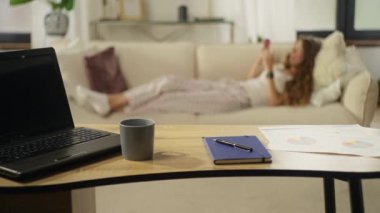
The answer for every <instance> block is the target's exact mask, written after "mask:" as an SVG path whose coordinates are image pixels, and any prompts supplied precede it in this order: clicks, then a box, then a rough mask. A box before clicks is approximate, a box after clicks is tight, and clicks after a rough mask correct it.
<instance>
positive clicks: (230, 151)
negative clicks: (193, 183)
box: [203, 136, 272, 164]
mask: <svg viewBox="0 0 380 213" xmlns="http://www.w3.org/2000/svg"><path fill="white" fill-rule="evenodd" d="M215 139H221V140H224V141H228V142H231V143H236V144H239V145H243V146H247V147H252V148H253V150H252V151H247V150H244V149H240V148H236V147H233V146H229V145H225V144H220V143H217V142H215V141H214V140H215ZM203 140H204V142H205V145H206V148H207V150H208V152H209V154H210V156H211V158H212V159H213V162H214V164H241V163H269V162H271V161H272V156H271V154H270V153H269V152H268V150H267V149H266V148H265V147H264V146H263V144H262V143H261V142H260V141H259V139H258V138H257V137H256V136H231V137H204V138H203Z"/></svg>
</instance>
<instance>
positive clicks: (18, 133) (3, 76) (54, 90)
mask: <svg viewBox="0 0 380 213" xmlns="http://www.w3.org/2000/svg"><path fill="white" fill-rule="evenodd" d="M0 116H1V119H0V175H2V176H5V177H9V178H13V179H17V178H23V177H31V176H33V175H37V174H44V173H46V170H47V169H49V170H50V169H51V168H53V167H58V166H62V165H64V164H68V163H72V162H77V161H83V160H84V159H87V158H93V157H95V156H97V155H100V154H104V153H106V152H112V151H117V150H120V139H119V135H118V134H113V133H110V132H105V131H99V130H94V129H88V128H74V122H73V119H72V116H71V112H70V107H69V104H68V100H67V96H66V92H65V88H64V85H63V80H62V77H61V73H60V69H59V66H58V61H57V57H56V54H55V51H54V49H53V48H43V49H33V50H22V51H14V52H4V53H0Z"/></svg>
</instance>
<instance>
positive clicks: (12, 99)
mask: <svg viewBox="0 0 380 213" xmlns="http://www.w3.org/2000/svg"><path fill="white" fill-rule="evenodd" d="M0 100H1V102H0V116H1V120H0V142H4V141H5V140H7V139H9V138H11V139H12V138H20V137H21V138H22V137H28V136H34V135H39V134H43V133H48V132H52V131H55V130H59V129H64V128H70V127H73V120H72V117H71V112H70V108H69V105H68V101H67V97H66V93H65V90H64V86H63V81H62V77H61V74H60V71H59V67H58V63H57V58H56V56H55V52H54V50H53V49H52V48H46V49H36V50H27V51H18V52H9V53H1V54H0Z"/></svg>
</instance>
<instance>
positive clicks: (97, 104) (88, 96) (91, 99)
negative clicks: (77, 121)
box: [76, 86, 111, 116]
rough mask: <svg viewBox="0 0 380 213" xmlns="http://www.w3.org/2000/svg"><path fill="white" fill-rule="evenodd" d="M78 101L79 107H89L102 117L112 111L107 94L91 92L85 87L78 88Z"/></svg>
mask: <svg viewBox="0 0 380 213" xmlns="http://www.w3.org/2000/svg"><path fill="white" fill-rule="evenodd" d="M76 100H77V101H78V103H79V105H81V106H84V107H87V108H89V109H91V110H93V111H95V112H96V113H98V114H99V115H102V116H104V115H107V114H108V113H109V112H110V111H111V108H110V106H109V103H108V98H107V95H106V94H103V93H99V92H95V91H91V90H89V89H87V88H85V87H83V86H77V87H76Z"/></svg>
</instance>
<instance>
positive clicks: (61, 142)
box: [0, 128, 110, 163]
mask: <svg viewBox="0 0 380 213" xmlns="http://www.w3.org/2000/svg"><path fill="white" fill-rule="evenodd" d="M108 135H110V133H107V132H101V131H96V130H91V129H85V128H76V129H72V130H68V131H63V132H60V133H57V134H54V135H49V136H45V137H40V138H33V139H31V140H28V141H27V142H25V143H20V144H14V143H13V144H12V145H8V146H1V147H0V163H7V162H12V161H15V160H19V159H23V158H27V157H32V156H35V155H38V154H42V153H46V152H51V151H55V150H58V149H61V148H63V147H67V146H71V145H74V144H78V143H83V142H86V141H90V140H94V139H98V138H101V137H105V136H108Z"/></svg>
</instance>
